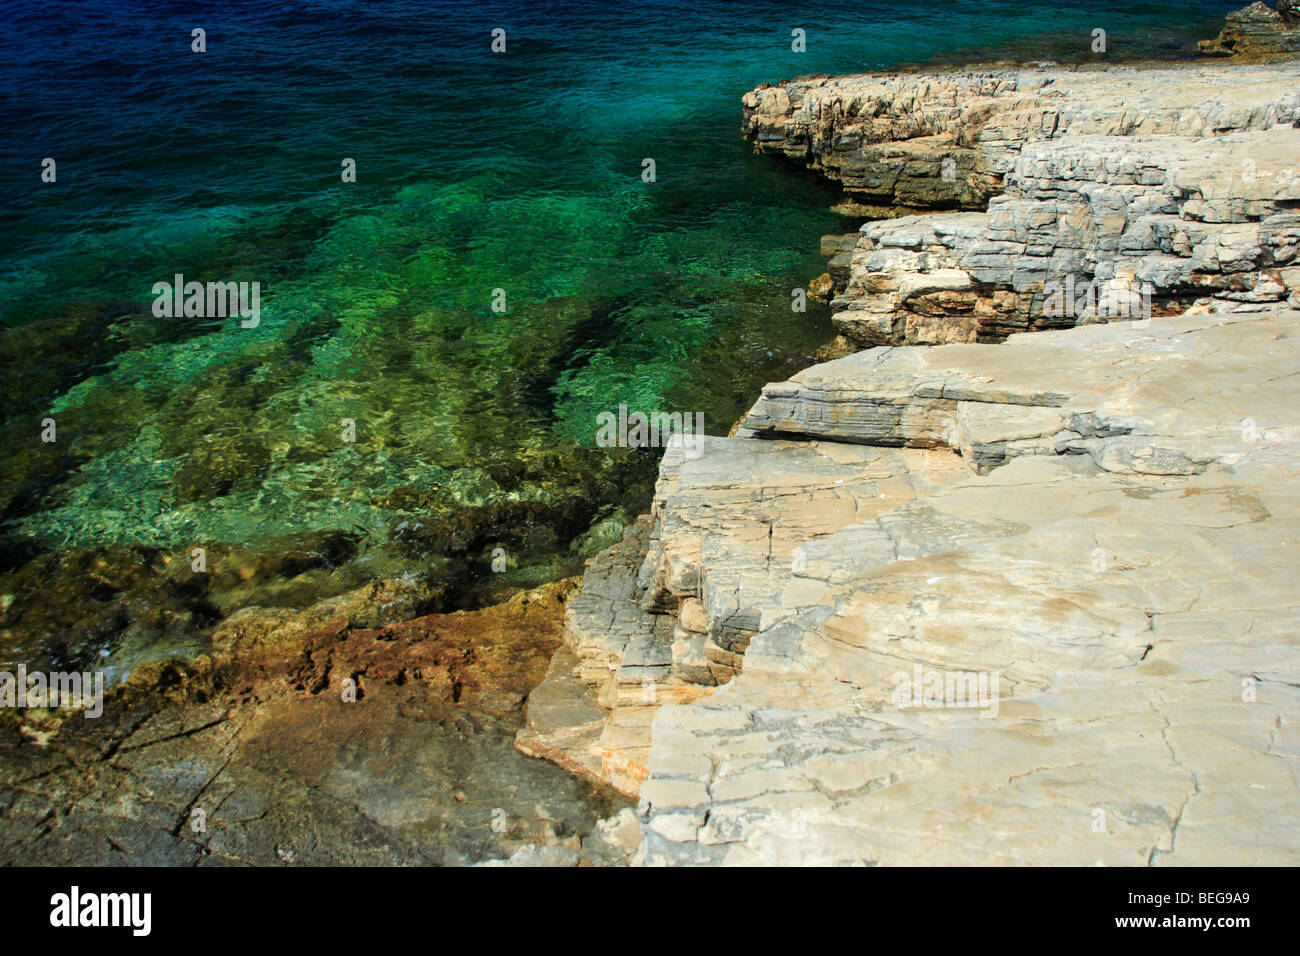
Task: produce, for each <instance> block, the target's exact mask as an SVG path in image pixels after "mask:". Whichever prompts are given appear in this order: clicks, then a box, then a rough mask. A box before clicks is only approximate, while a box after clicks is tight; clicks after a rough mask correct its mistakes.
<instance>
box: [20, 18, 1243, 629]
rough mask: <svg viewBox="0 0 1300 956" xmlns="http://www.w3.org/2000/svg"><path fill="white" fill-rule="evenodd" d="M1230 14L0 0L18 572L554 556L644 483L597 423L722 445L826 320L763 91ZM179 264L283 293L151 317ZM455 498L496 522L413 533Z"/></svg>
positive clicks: (1113, 52)
mask: <svg viewBox="0 0 1300 956" xmlns="http://www.w3.org/2000/svg"><path fill="white" fill-rule="evenodd" d="M1238 5H1240V4H1239V3H1202V2H1192V3H1157V4H1150V5H1133V4H1130V3H1128V2H1059V3H1052V4H1043V5H1028V4H1023V3H1009V2H999V0H991V2H964V0H963V2H943V0H936V2H929V3H925V4H899V3H896V2H881V0H871V2H855V3H842V4H831V3H805V2H750V3H744V4H729V3H728V4H723V3H717V4H702V3H684V2H669V0H644V2H635V3H625V2H599V3H597V2H565V3H549V4H517V3H499V2H478V3H447V2H425V3H419V2H410V0H368V2H350V0H318V2H301V0H300V2H286V3H269V2H268V3H246V2H233V3H222V4H191V3H185V4H181V3H163V2H137V3H113V2H83V3H66V4H59V3H55V4H50V3H35V2H30V0H17V2H12V0H10V2H6V3H5V4H4V12H5V17H4V21H5V29H4V31H3V35H0V76H2V78H3V82H2V83H0V96H2V97H3V99H0V146H2V148H3V156H2V157H0V183H2V184H3V186H2V188H3V204H2V205H0V236H3V242H2V243H0V329H3V330H4V331H2V332H0V361H3V367H2V369H0V389H3V394H4V395H5V415H4V422H3V425H2V426H0V427H2V428H3V433H2V434H0V440H2V441H3V443H4V447H5V449H6V456H5V465H4V467H3V471H0V508H3V515H2V516H0V559H2V560H0V573H3V572H6V571H8V572H13V573H14V574H18V573H19V572H21V569H23V568H24V567H27V566H28V565H29V564H30V563H31V562H32V561H35V560H38V559H41V558H42V556H46V557H48V556H49V555H51V554H59V553H63V552H65V551H67V550H68V549H90V550H91V551H95V550H97V549H99V550H102V549H106V548H146V549H158V550H161V551H167V552H177V553H185V552H186V551H187V550H188V549H189V548H190V547H192V546H194V545H196V544H202V545H205V546H211V547H220V548H225V549H228V550H229V549H234V550H238V549H241V548H247V549H255V548H257V547H265V546H268V545H267V542H271V543H272V544H271V545H270V546H274V547H280V545H279V544H275V542H283V541H284V540H286V539H291V538H293V537H294V536H300V535H304V534H313V533H320V532H333V531H338V532H341V533H342V532H346V533H347V534H348V535H351V536H352V539H354V540H356V541H359V542H360V544H359V545H358V548H359V550H358V551H357V552H356V553H355V554H352V556H351V557H350V558H348V559H347V560H342V561H341V564H340V562H339V561H334V562H332V563H331V564H330V567H329V570H330V571H331V574H330V575H329V576H325V577H319V576H318V577H317V578H314V579H312V586H311V587H308V588H306V589H304V588H297V589H295V590H292V596H286V595H288V594H289V592H283V593H281V594H280V597H278V598H275V600H283V601H284V602H286V603H302V602H303V601H305V600H310V599H311V597H312V596H313V594H317V593H323V592H325V591H330V590H338V589H341V588H343V587H348V586H354V585H356V584H357V583H359V582H361V581H363V580H365V579H367V578H369V577H377V576H385V575H392V574H396V573H406V572H411V571H414V572H415V573H423V572H425V571H428V570H430V569H437V568H443V569H446V568H447V567H449V566H450V565H452V564H455V563H459V564H460V565H466V564H468V565H473V566H475V567H478V566H479V565H482V564H483V563H484V562H485V561H486V556H487V554H488V553H489V551H490V548H491V547H492V546H493V545H494V544H496V543H502V544H503V546H504V547H505V548H506V550H507V551H508V552H509V554H510V568H511V574H512V575H513V576H514V577H513V578H512V580H515V581H516V582H517V583H519V584H525V583H529V582H530V581H536V580H542V579H545V578H546V577H548V576H553V575H554V574H557V573H560V572H561V571H562V570H564V569H565V568H566V567H567V565H565V564H564V560H565V559H566V556H567V557H573V556H574V555H577V556H580V555H581V553H583V552H584V551H589V550H590V549H591V548H593V547H595V546H597V545H599V544H600V543H601V541H602V540H604V538H603V537H602V536H607V534H608V533H613V532H610V530H609V529H610V527H613V528H614V529H615V532H616V528H617V523H618V522H619V521H621V520H623V519H625V518H627V517H630V513H631V512H633V511H635V510H636V509H637V508H638V507H644V505H645V504H646V500H647V499H646V495H647V493H648V487H649V485H648V482H649V480H650V478H652V477H653V471H654V463H653V460H652V459H650V460H648V461H647V460H641V458H638V457H637V456H631V458H630V459H628V457H627V456H624V457H623V458H619V457H618V456H617V455H615V456H610V455H604V454H601V455H597V454H595V453H594V451H593V450H592V449H591V447H590V446H591V444H592V436H593V433H594V421H595V415H596V414H597V413H598V412H599V411H601V410H606V409H609V408H612V407H616V406H617V404H618V403H620V402H626V403H628V404H630V405H632V406H633V407H640V408H648V409H649V408H668V409H681V410H688V411H696V410H698V411H702V412H703V413H704V414H705V416H706V423H707V428H706V430H707V431H709V432H711V433H714V434H719V433H725V431H726V430H727V427H728V426H729V425H730V423H731V422H732V421H733V420H734V419H735V417H736V416H737V415H738V414H739V413H740V412H742V411H743V410H744V408H745V407H747V405H748V404H749V402H750V401H752V399H753V396H754V394H755V393H756V390H757V388H758V386H759V385H760V384H761V383H762V382H763V381H767V380H771V379H774V378H778V377H781V376H783V375H785V374H788V373H789V372H790V371H791V370H792V368H793V366H795V365H798V364H799V363H801V362H802V361H804V360H805V357H806V355H807V354H808V353H809V352H810V351H811V350H813V349H815V348H816V347H817V346H818V345H820V344H822V343H823V342H824V341H825V340H826V339H827V337H828V335H829V331H828V329H829V324H828V321H827V317H826V315H825V314H824V311H822V310H819V309H817V308H813V309H811V310H810V311H809V312H808V313H807V314H792V313H791V310H790V307H789V303H790V290H791V289H792V288H794V287H800V286H804V285H806V283H807V282H808V280H809V279H811V278H812V277H813V276H815V275H817V274H818V273H820V272H821V271H822V270H823V266H824V264H823V263H822V262H821V261H820V259H819V257H818V255H817V245H818V237H819V236H820V235H821V234H823V233H826V232H832V231H844V230H846V229H849V228H852V227H853V226H854V225H855V223H851V222H846V221H845V220H843V219H841V218H839V217H837V216H835V215H833V214H831V213H830V212H829V211H828V207H829V205H830V204H831V203H832V202H833V201H834V199H835V197H834V195H833V193H832V192H831V191H830V190H829V189H828V188H827V187H825V186H824V185H821V184H819V183H816V182H814V181H813V180H812V179H811V178H810V177H808V176H806V175H801V174H799V173H798V172H797V171H795V170H792V169H791V168H789V167H788V166H785V165H783V164H781V163H780V162H778V161H776V160H773V159H771V158H767V157H758V156H755V155H753V154H752V151H751V150H750V148H749V146H748V144H746V143H745V142H743V140H742V139H741V137H740V135H739V120H740V103H739V100H740V96H741V95H742V94H743V93H744V92H745V91H746V90H748V89H750V88H752V87H753V86H755V85H757V84H759V83H761V82H764V81H777V80H780V79H783V78H789V77H792V76H795V75H799V74H805V73H815V72H829V73H843V72H855V71H863V70H869V69H879V68H889V67H894V66H897V65H899V64H906V63H924V62H933V61H936V60H945V59H946V60H953V61H960V60H963V59H967V58H972V59H973V58H977V57H991V56H1010V57H1018V58H1022V59H1031V58H1036V57H1054V58H1058V59H1076V60H1090V59H1096V58H1095V57H1093V56H1092V55H1091V54H1090V52H1089V49H1088V47H1089V43H1090V38H1091V31H1092V30H1093V28H1095V27H1098V26H1100V27H1103V28H1105V29H1106V30H1107V31H1108V33H1109V35H1110V51H1109V55H1108V57H1109V59H1112V60H1117V59H1124V58H1143V57H1167V56H1186V55H1189V54H1190V53H1191V52H1192V51H1193V50H1194V41H1195V40H1196V39H1199V38H1203V37H1207V36H1211V35H1213V34H1214V33H1215V32H1216V31H1217V29H1218V28H1219V26H1220V25H1221V17H1222V14H1223V13H1224V12H1225V11H1227V10H1229V9H1232V8H1233V7H1235V6H1238ZM196 27H201V28H203V29H204V30H206V43H207V50H206V52H204V53H201V54H200V53H194V52H192V51H191V49H190V44H191V30H192V29H193V28H196ZM796 27H798V28H802V29H804V30H805V31H806V34H807V51H806V52H804V53H796V52H793V51H792V50H791V30H792V29H793V28H796ZM496 28H502V29H504V30H505V31H506V44H507V47H506V52H505V53H504V54H496V53H493V52H492V51H491V49H490V43H491V34H492V31H493V30H494V29H496ZM45 157H51V158H53V159H54V160H55V161H56V164H57V166H56V168H57V181H56V182H54V183H43V182H42V181H41V168H42V167H41V163H42V160H43V159H44V158H45ZM647 157H649V158H653V159H654V160H655V162H656V165H657V182H655V183H645V182H643V181H642V179H641V176H640V174H641V170H642V160H643V159H645V158H647ZM344 158H352V159H354V160H355V161H356V164H357V181H356V182H355V183H345V182H343V181H342V180H341V177H340V168H341V167H340V164H341V162H342V160H343V159H344ZM175 273H183V274H184V275H185V276H186V278H187V279H197V280H200V281H205V280H245V281H259V282H260V283H261V284H262V287H263V289H264V292H263V303H262V306H263V314H262V321H261V325H260V326H259V327H258V328H256V329H243V328H241V327H240V326H239V324H238V323H237V322H231V321H227V320H219V319H218V320H211V319H188V320H185V319H159V318H155V317H154V315H153V314H152V311H151V304H152V301H153V296H152V293H151V288H152V286H153V283H155V282H157V281H159V280H163V279H170V278H171V277H172V275H174V274H175ZM497 288H503V289H505V290H506V293H507V301H508V309H507V311H506V313H505V314H499V313H494V312H493V311H492V310H491V309H490V308H489V302H490V297H491V294H492V290H494V289H497ZM47 417H53V418H54V419H55V420H56V422H57V424H58V435H59V438H58V441H57V442H56V443H54V444H47V443H42V442H41V441H40V439H39V436H40V431H41V422H42V421H43V420H44V419H45V418H47ZM345 418H346V419H351V420H353V421H355V422H356V423H357V430H358V438H357V441H356V442H355V443H344V442H341V441H340V440H339V434H338V432H339V423H340V422H341V421H342V420H343V419H345ZM548 456H549V457H548ZM642 457H644V456H642ZM494 509H496V510H494ZM431 514H432V515H434V516H436V517H438V518H439V519H440V520H441V519H446V520H449V521H450V520H451V517H455V516H457V515H470V516H472V520H471V519H467V520H470V521H471V524H473V523H474V522H477V524H475V525H474V527H475V528H476V529H477V530H475V531H474V532H473V533H472V534H470V533H467V536H466V538H465V540H464V541H461V542H460V543H459V544H455V543H454V542H453V543H449V541H448V540H443V538H444V537H446V535H444V536H443V537H439V535H433V536H432V537H428V536H426V537H424V538H419V539H410V538H409V537H408V538H403V534H406V533H407V532H406V529H409V528H412V527H415V526H416V525H417V524H419V523H421V522H422V521H424V520H426V519H427V518H428V517H429V515H431ZM449 516H451V517H449ZM609 519H612V520H613V525H612V526H611V525H610V524H609V523H608V520H609ZM601 521H606V522H607V523H606V524H605V525H603V526H600V527H601V528H603V530H601V531H600V532H599V533H596V534H594V535H587V536H586V537H585V538H584V537H582V536H583V535H584V534H585V532H586V529H587V528H588V527H590V526H596V525H597V524H598V523H599V522H601ZM493 522H496V523H497V526H495V527H494V525H493ZM485 527H486V529H487V530H484V528H485ZM539 529H540V530H539ZM498 532H499V533H498ZM439 534H441V532H440V533H439ZM498 538H499V539H500V540H499V542H498V540H497V539H498ZM579 538H582V540H581V541H578V543H577V544H575V543H574V542H575V539H579ZM466 542H468V543H466ZM390 545H392V546H391V547H390ZM349 553H350V554H351V552H349ZM480 570H481V568H480ZM30 580H31V575H30V574H29V575H28V576H27V577H23V576H21V575H20V576H18V577H13V576H10V577H7V578H5V579H4V580H3V581H0V591H4V593H8V594H13V593H15V592H16V591H17V590H21V589H22V588H25V587H28V586H29V583H30ZM313 589H315V590H313ZM56 590H57V588H56ZM249 599H251V598H249ZM261 599H263V600H271V599H272V598H270V597H268V596H267V595H266V594H264V595H262V597H261ZM213 600H214V601H215V602H216V604H218V605H221V606H222V607H223V609H225V607H226V605H222V600H221V599H218V598H216V597H214V598H213ZM232 600H233V599H232ZM241 600H243V599H241ZM236 603H237V602H236ZM21 604H22V602H19V605H21ZM7 607H8V604H6V608H7ZM6 613H8V612H6ZM14 613H17V612H16V611H15V612H14ZM6 626H7V627H10V628H11V629H13V633H17V632H22V631H23V630H24V626H25V625H23V624H22V622H17V623H15V621H13V620H10V621H7V622H6ZM131 626H135V625H131ZM28 630H30V628H28ZM43 633H44V634H45V636H46V637H48V636H49V633H48V629H47V631H46V632H43ZM32 652H33V650H32V648H31V646H30V641H29V643H28V646H27V647H26V650H25V651H24V653H32Z"/></svg>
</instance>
